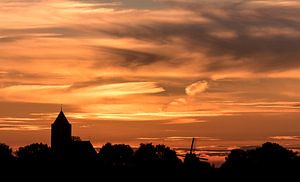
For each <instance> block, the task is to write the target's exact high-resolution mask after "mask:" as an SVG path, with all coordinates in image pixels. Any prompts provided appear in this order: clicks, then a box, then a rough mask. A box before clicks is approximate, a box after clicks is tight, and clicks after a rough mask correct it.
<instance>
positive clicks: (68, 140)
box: [51, 109, 97, 160]
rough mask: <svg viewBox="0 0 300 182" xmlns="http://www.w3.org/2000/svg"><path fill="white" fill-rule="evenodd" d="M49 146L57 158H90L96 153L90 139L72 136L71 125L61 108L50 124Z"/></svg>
mask: <svg viewBox="0 0 300 182" xmlns="http://www.w3.org/2000/svg"><path fill="white" fill-rule="evenodd" d="M51 148H52V151H53V152H54V154H55V155H56V156H57V157H58V158H59V159H63V160H66V159H72V160H74V159H78V160H91V159H93V158H94V157H96V155H97V153H96V151H95V149H94V147H93V145H92V144H91V142H90V141H81V139H80V138H79V137H72V125H71V124H70V123H69V121H68V119H67V117H66V116H65V114H64V112H63V110H62V109H61V111H60V113H59V114H58V116H57V118H56V119H55V121H54V122H53V124H52V125H51Z"/></svg>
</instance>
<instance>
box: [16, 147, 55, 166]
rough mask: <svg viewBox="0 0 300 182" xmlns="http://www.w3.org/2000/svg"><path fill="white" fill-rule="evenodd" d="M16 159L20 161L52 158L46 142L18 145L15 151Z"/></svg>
mask: <svg viewBox="0 0 300 182" xmlns="http://www.w3.org/2000/svg"><path fill="white" fill-rule="evenodd" d="M16 155H17V158H18V160H20V161H36V162H41V161H50V160H53V153H52V151H51V148H50V147H49V146H48V145H47V144H42V143H40V144H38V143H35V144H31V145H27V146H25V147H20V148H19V149H18V150H17V151H16Z"/></svg>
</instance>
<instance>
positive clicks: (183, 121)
mask: <svg viewBox="0 0 300 182" xmlns="http://www.w3.org/2000/svg"><path fill="white" fill-rule="evenodd" d="M205 122H207V121H205V120H199V119H194V118H183V119H176V120H173V121H170V122H167V123H166V124H179V125H180V124H193V123H205Z"/></svg>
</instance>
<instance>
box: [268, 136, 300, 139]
mask: <svg viewBox="0 0 300 182" xmlns="http://www.w3.org/2000/svg"><path fill="white" fill-rule="evenodd" d="M270 139H273V140H300V136H272V137H270Z"/></svg>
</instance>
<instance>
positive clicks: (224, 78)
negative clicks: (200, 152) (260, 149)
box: [0, 0, 300, 149]
mask: <svg viewBox="0 0 300 182" xmlns="http://www.w3.org/2000/svg"><path fill="white" fill-rule="evenodd" d="M0 22H1V23H0V46H1V48H0V141H1V142H4V143H7V144H9V145H10V146H13V147H18V146H22V145H26V144H30V143H33V142H43V143H48V144H50V124H51V123H52V122H53V121H54V119H55V118H56V116H57V115H58V113H59V111H60V107H61V104H63V110H64V112H65V114H66V116H67V117H68V118H69V121H70V122H71V124H72V125H73V135H76V136H80V137H81V138H82V139H85V140H91V142H92V143H93V144H94V145H95V146H101V145H102V144H104V143H106V142H113V143H127V144H131V145H134V146H137V145H138V144H139V143H148V142H153V143H164V144H167V145H169V146H171V147H189V146H190V142H191V138H192V137H196V138H197V140H198V142H197V143H198V144H197V147H199V148H201V147H208V148H209V147H218V146H219V147H221V148H222V147H223V148H226V149H228V148H231V147H238V146H251V145H258V144H261V143H263V142H265V141H273V142H277V143H280V144H283V145H285V146H293V147H297V146H298V147H300V122H299V121H300V113H299V111H300V94H299V93H300V84H299V83H300V82H299V81H300V1H299V0H295V1H284V0H260V1H255V0H116V1H106V0H73V1H72V0H0Z"/></svg>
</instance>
